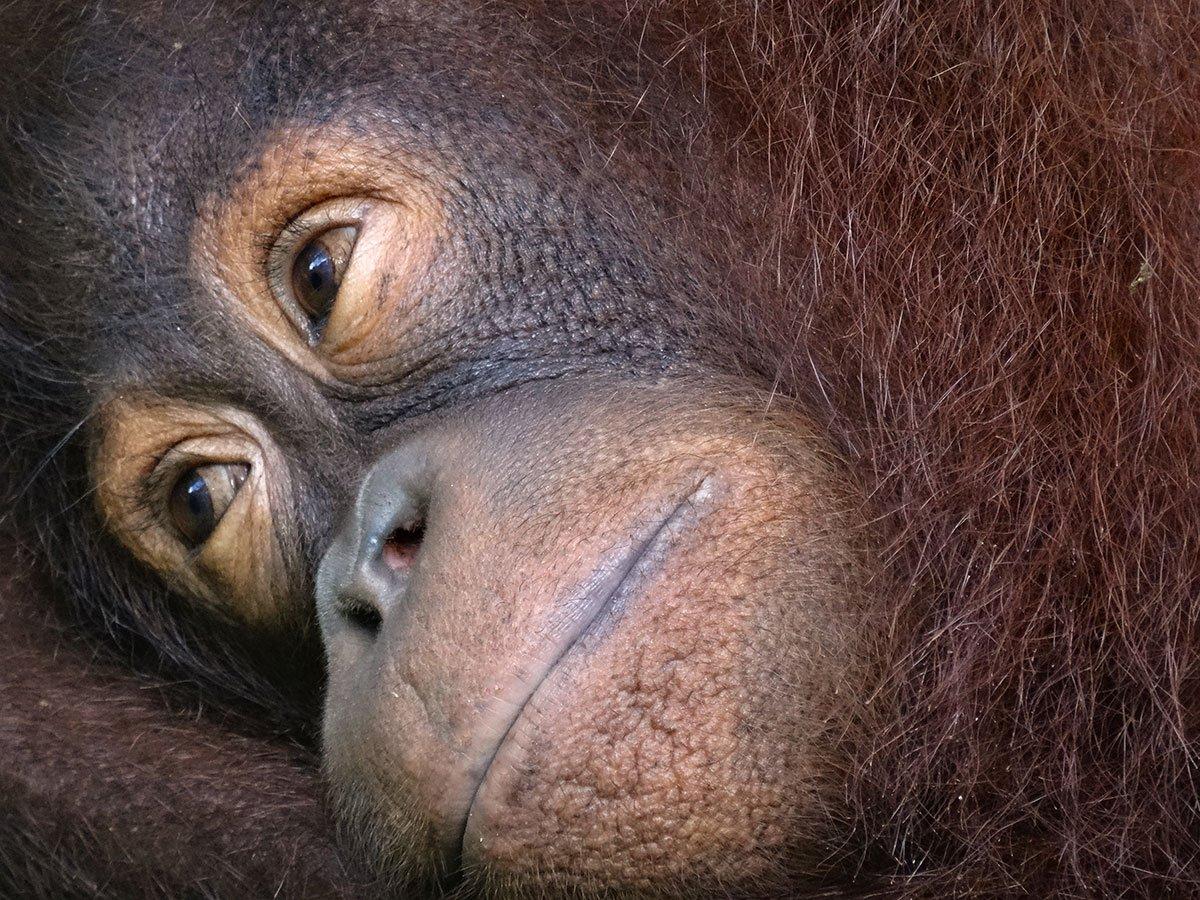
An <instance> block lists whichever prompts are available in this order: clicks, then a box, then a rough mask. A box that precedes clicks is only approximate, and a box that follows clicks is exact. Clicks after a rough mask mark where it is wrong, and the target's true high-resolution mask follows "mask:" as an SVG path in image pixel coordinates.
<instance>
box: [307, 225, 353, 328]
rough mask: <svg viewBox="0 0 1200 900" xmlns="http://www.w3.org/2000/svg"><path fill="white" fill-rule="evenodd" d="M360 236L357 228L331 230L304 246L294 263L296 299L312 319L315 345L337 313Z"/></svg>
mask: <svg viewBox="0 0 1200 900" xmlns="http://www.w3.org/2000/svg"><path fill="white" fill-rule="evenodd" d="M357 237H358V229H357V228H356V227H354V226H353V225H343V226H340V227H338V228H331V229H330V230H329V231H326V232H324V233H322V234H319V235H317V236H316V237H314V238H313V239H312V240H310V241H309V242H308V243H306V244H304V245H303V246H302V247H301V248H300V252H299V253H297V254H296V258H295V260H294V261H293V262H292V272H291V291H292V298H293V299H294V300H295V301H296V305H297V306H299V307H300V310H301V311H302V312H303V313H304V315H305V316H306V317H307V318H308V321H309V328H310V333H309V338H310V340H311V341H312V343H314V344H315V343H318V342H319V341H320V340H321V332H322V331H323V330H324V327H325V323H326V322H327V321H328V320H329V315H330V313H331V312H332V311H333V304H334V303H335V302H336V301H337V295H338V289H339V288H340V287H341V284H342V277H343V276H344V274H345V272H346V268H347V267H348V266H349V263H350V255H351V253H352V252H353V251H354V242H355V240H356V239H357Z"/></svg>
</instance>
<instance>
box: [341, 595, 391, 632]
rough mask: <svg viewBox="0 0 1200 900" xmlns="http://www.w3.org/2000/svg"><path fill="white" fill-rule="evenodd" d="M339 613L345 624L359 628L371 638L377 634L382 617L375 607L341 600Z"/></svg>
mask: <svg viewBox="0 0 1200 900" xmlns="http://www.w3.org/2000/svg"><path fill="white" fill-rule="evenodd" d="M341 613H342V616H343V618H345V619H346V621H347V622H349V623H350V624H351V625H354V626H355V627H357V628H361V629H362V630H363V631H365V632H366V633H367V634H368V635H370V636H371V637H375V636H376V635H377V634H379V627H380V626H381V625H382V624H383V615H382V613H380V612H379V609H378V608H377V607H375V606H373V605H371V604H368V603H362V602H359V601H355V600H343V601H342V604H341Z"/></svg>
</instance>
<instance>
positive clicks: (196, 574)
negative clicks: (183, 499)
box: [92, 397, 300, 628]
mask: <svg viewBox="0 0 1200 900" xmlns="http://www.w3.org/2000/svg"><path fill="white" fill-rule="evenodd" d="M100 420H101V422H102V428H103V439H102V441H101V442H100V445H99V447H98V448H97V452H96V454H95V455H94V457H93V459H92V470H93V477H94V480H95V483H96V503H97V507H98V508H99V510H100V513H101V515H102V517H103V518H104V520H105V522H106V524H107V525H108V528H109V529H110V531H111V532H112V533H113V534H115V535H116V536H117V537H118V538H119V539H120V540H121V542H122V543H123V544H124V545H125V546H126V547H127V548H129V550H130V552H132V553H133V555H134V556H136V557H137V558H138V559H139V560H141V561H142V562H144V563H145V564H146V565H148V566H150V567H151V568H152V569H154V570H155V571H156V572H158V573H159V574H160V575H161V576H162V577H163V578H164V579H166V580H167V581H168V583H170V584H171V585H172V586H173V587H175V588H177V589H178V590H180V591H181V592H182V593H184V594H186V595H188V596H191V597H194V598H196V599H197V600H200V601H201V602H203V603H205V604H206V605H208V606H209V607H211V609H212V610H213V611H214V612H215V613H217V614H218V615H223V616H225V617H227V618H232V619H235V620H238V621H241V622H244V623H247V624H250V625H253V626H260V627H266V628H273V627H282V626H283V624H284V623H286V622H288V621H292V620H294V618H295V616H296V615H297V614H298V613H299V612H300V610H297V609H294V608H292V607H293V606H294V605H295V603H296V600H295V592H294V591H291V590H290V587H291V585H292V583H293V580H294V576H293V571H294V567H295V564H294V559H293V558H294V556H295V540H294V536H293V535H291V534H289V533H287V532H286V530H285V526H284V523H285V522H286V517H276V516H274V515H272V510H273V508H276V507H278V506H281V505H282V504H284V503H285V502H286V500H287V498H288V497H289V496H290V488H289V483H288V474H287V472H288V470H287V466H286V465H285V464H284V461H283V459H282V456H281V455H280V451H279V449H278V447H276V445H275V443H274V441H272V439H271V436H270V435H269V434H268V433H267V431H266V429H265V428H263V427H262V425H261V424H260V423H259V422H258V421H257V420H256V419H255V418H254V417H253V416H251V415H249V414H247V413H245V412H243V411H241V410H237V409H233V408H231V407H224V406H203V405H197V404H191V403H184V402H181V401H165V400H160V399H157V398H149V397H132V398H129V397H120V398H117V399H114V400H112V401H110V402H108V403H107V404H105V406H104V407H103V409H102V411H101V416H100ZM221 465H226V466H230V467H232V468H234V469H235V470H237V471H244V472H245V480H244V481H242V482H241V484H240V485H239V486H238V487H237V490H236V493H234V494H233V496H232V498H231V499H230V500H229V502H228V506H227V508H224V509H222V510H220V512H221V513H222V514H221V515H220V516H219V518H218V519H217V521H216V522H215V527H214V528H213V530H212V533H211V534H210V535H208V536H207V539H206V540H204V541H203V542H202V543H200V544H199V546H196V547H191V546H189V544H188V541H187V537H186V535H185V534H182V533H181V531H180V529H179V528H178V527H177V526H176V524H175V523H174V522H173V521H172V518H171V515H170V510H171V506H172V504H171V497H172V491H175V490H176V489H177V486H178V485H179V483H180V479H182V478H185V477H187V476H188V475H189V473H191V472H193V471H194V470H196V469H197V468H198V467H205V466H221ZM241 467H245V468H244V469H241Z"/></svg>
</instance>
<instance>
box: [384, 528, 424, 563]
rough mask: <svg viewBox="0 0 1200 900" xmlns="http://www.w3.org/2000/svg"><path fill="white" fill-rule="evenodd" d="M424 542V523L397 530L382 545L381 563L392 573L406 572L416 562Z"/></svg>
mask: <svg viewBox="0 0 1200 900" xmlns="http://www.w3.org/2000/svg"><path fill="white" fill-rule="evenodd" d="M424 540H425V523H424V521H419V522H413V523H411V524H409V525H404V526H402V527H400V528H397V529H396V530H395V531H393V532H392V533H391V534H389V535H388V539H387V541H385V542H384V545H383V554H382V555H383V562H384V564H385V565H386V566H387V567H388V568H389V569H391V570H392V571H394V572H406V571H408V570H409V569H410V568H412V564H413V563H414V562H415V561H416V558H417V553H418V551H419V550H420V549H421V543H422V541H424Z"/></svg>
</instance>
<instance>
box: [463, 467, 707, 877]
mask: <svg viewBox="0 0 1200 900" xmlns="http://www.w3.org/2000/svg"><path fill="white" fill-rule="evenodd" d="M710 493H711V476H705V477H703V478H701V479H700V480H699V481H698V482H697V483H696V484H695V485H694V486H692V487H691V489H689V490H688V491H687V492H686V493H685V494H684V495H683V497H682V499H679V500H677V501H674V502H673V503H671V504H670V505H669V506H668V507H667V508H666V511H665V514H663V513H660V514H658V515H655V516H650V517H648V518H649V520H650V524H649V525H648V526H647V527H645V528H643V529H642V530H641V533H640V534H639V535H638V536H636V537H635V538H634V539H633V540H631V541H630V542H629V543H627V544H624V545H622V546H620V547H617V548H614V549H613V551H611V552H610V553H608V554H606V555H605V556H604V557H602V558H601V560H600V563H599V564H598V565H597V566H596V567H595V569H594V570H593V571H592V573H591V575H590V576H589V577H588V578H586V579H585V580H584V581H583V582H582V583H581V584H579V585H578V586H576V587H575V588H574V589H573V590H571V591H570V592H569V594H568V596H567V598H566V599H565V601H564V602H563V603H562V604H561V606H560V610H561V612H560V614H559V616H558V617H557V618H556V621H555V622H554V623H553V624H552V625H551V627H550V628H549V629H548V636H547V640H546V642H545V644H544V645H543V647H542V649H541V650H540V651H538V652H536V653H534V654H532V655H531V656H530V657H528V658H527V660H526V662H525V665H523V666H522V667H521V668H520V669H519V670H518V671H517V672H516V673H514V674H512V676H511V677H510V678H509V679H508V680H507V681H505V682H501V683H497V685H496V690H495V692H494V694H493V696H492V697H490V698H489V699H488V700H485V701H483V702H482V703H481V704H480V707H481V713H482V715H481V719H482V721H481V724H480V726H479V728H478V729H477V730H476V732H475V735H474V738H473V740H472V741H471V746H470V748H469V750H468V752H467V757H466V758H467V763H466V765H464V766H462V767H461V768H460V770H459V775H458V776H457V777H456V778H454V779H452V782H451V783H450V784H448V785H447V786H446V793H445V805H444V806H443V808H444V809H447V810H457V811H458V813H457V815H451V816H449V817H447V823H448V824H447V827H446V828H445V830H444V831H443V839H442V852H443V854H444V858H445V860H446V862H447V864H448V865H447V868H446V871H448V872H455V873H456V872H459V871H460V870H461V868H462V862H463V857H464V854H465V851H466V848H465V839H466V835H467V833H468V830H469V825H470V823H471V818H472V815H473V814H474V812H475V808H476V803H477V801H478V799H479V796H480V793H481V789H482V788H483V786H484V784H485V783H486V781H487V778H488V775H489V773H490V772H491V770H492V766H493V763H494V762H495V761H496V758H497V756H499V755H500V751H501V749H502V748H503V747H504V746H505V743H506V741H507V740H508V738H509V735H510V734H511V733H512V731H513V728H514V726H515V725H516V724H517V723H518V722H519V721H520V720H521V717H522V715H523V714H524V712H525V710H526V708H527V707H528V706H529V704H530V701H531V700H532V699H533V698H534V696H535V695H536V694H537V692H538V689H539V688H540V687H541V686H542V685H543V684H544V683H545V682H546V680H547V678H548V677H549V675H550V674H551V673H552V672H553V671H554V670H555V669H556V668H557V667H558V666H559V664H560V663H561V662H562V661H563V660H564V659H565V658H566V657H567V656H568V655H569V654H570V653H571V651H572V650H573V649H574V648H575V647H576V646H577V645H578V644H579V642H580V641H581V639H582V638H583V637H584V636H585V635H588V634H589V633H591V632H593V631H595V630H597V629H598V628H599V627H601V626H603V625H604V623H605V622H606V621H607V620H608V619H610V618H612V614H613V613H615V612H617V611H618V608H619V607H621V606H624V605H625V604H626V603H627V602H628V601H629V599H631V598H632V597H633V596H634V595H636V594H637V590H638V585H639V583H641V582H642V581H644V580H646V579H647V578H648V577H650V576H651V575H652V574H653V573H654V572H655V571H656V570H657V569H658V568H659V566H660V565H661V564H662V563H663V562H664V561H665V560H666V559H667V557H668V556H669V555H670V551H671V549H672V547H673V545H674V544H675V543H676V542H677V540H678V539H679V537H680V535H681V534H682V533H683V532H685V531H687V530H690V527H691V526H692V525H694V524H695V519H696V516H695V514H694V513H695V510H696V507H697V505H698V504H699V503H700V502H701V501H702V500H703V499H705V498H706V497H707V496H708V495H709V494H710Z"/></svg>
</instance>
